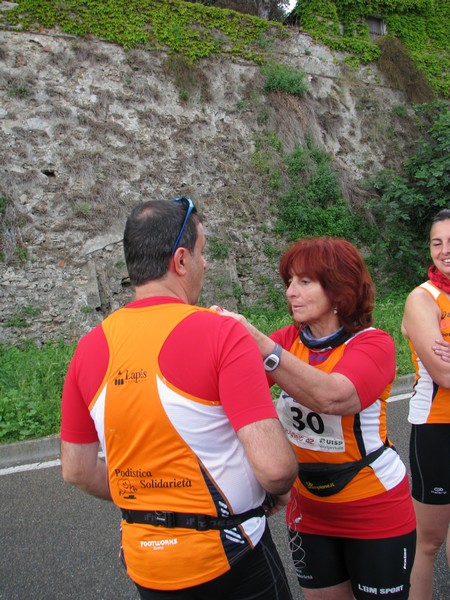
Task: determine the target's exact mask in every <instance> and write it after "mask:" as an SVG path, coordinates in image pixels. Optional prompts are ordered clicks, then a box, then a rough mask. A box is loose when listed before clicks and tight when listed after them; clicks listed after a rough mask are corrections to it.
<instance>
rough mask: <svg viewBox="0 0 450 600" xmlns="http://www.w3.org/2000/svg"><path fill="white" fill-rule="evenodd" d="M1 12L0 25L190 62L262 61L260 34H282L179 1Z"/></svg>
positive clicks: (98, 1)
mask: <svg viewBox="0 0 450 600" xmlns="http://www.w3.org/2000/svg"><path fill="white" fill-rule="evenodd" d="M17 4H18V6H17V7H16V8H13V9H12V10H8V11H4V12H0V26H2V25H3V27H19V28H22V29H28V30H34V29H41V28H42V27H44V28H46V29H53V28H57V29H58V30H60V31H63V32H64V33H69V34H73V35H77V36H81V37H86V36H89V35H94V36H97V37H99V38H103V39H105V40H108V41H110V42H115V43H117V44H120V45H121V46H123V47H124V48H136V47H139V48H144V49H147V50H166V51H168V52H176V53H178V54H181V55H183V56H185V57H186V59H188V60H189V61H191V62H193V61H196V60H199V59H201V58H205V57H207V56H210V55H211V54H224V55H230V56H241V57H243V58H246V59H249V60H253V61H255V62H257V63H260V62H263V60H265V56H264V55H265V52H264V51H263V47H264V42H263V40H264V35H265V34H267V33H268V31H269V28H270V29H271V31H272V34H271V35H273V34H275V35H283V28H282V25H281V24H280V23H275V22H272V21H271V22H269V21H266V20H264V19H260V18H258V17H254V16H250V15H243V14H239V13H237V12H235V11H231V10H226V9H219V8H214V7H209V6H204V5H203V4H199V3H196V4H192V3H189V2H183V1H181V0H166V1H165V2H159V1H157V0H146V1H145V2H144V1H143V0H85V1H84V2H79V1H78V0H64V1H61V0H18V2H17Z"/></svg>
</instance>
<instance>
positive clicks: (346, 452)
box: [217, 238, 416, 600]
mask: <svg viewBox="0 0 450 600" xmlns="http://www.w3.org/2000/svg"><path fill="white" fill-rule="evenodd" d="M279 272H280V275H281V277H282V279H283V281H284V283H285V285H286V297H287V300H288V303H289V310H290V313H291V314H292V317H293V324H292V325H288V326H287V327H284V328H283V329H280V330H278V331H275V332H273V333H272V334H271V335H270V336H266V335H264V334H263V333H261V332H260V331H259V330H258V329H256V328H255V327H254V326H252V325H251V324H250V323H249V322H248V321H247V320H246V319H245V318H244V317H242V316H241V315H234V316H235V318H237V319H238V320H239V321H241V322H242V323H244V325H245V326H246V327H247V328H248V330H249V331H250V332H251V333H252V335H253V337H254V339H255V341H256V342H257V344H258V347H259V349H260V351H261V355H262V357H263V360H264V366H265V369H266V371H267V372H268V377H269V383H270V384H278V386H279V387H280V388H281V394H280V397H279V399H278V401H277V411H278V415H279V418H280V420H281V423H282V424H283V426H284V429H285V431H286V434H287V436H288V438H289V440H290V442H291V444H292V446H293V448H294V450H295V452H296V455H297V459H298V478H297V480H296V482H295V484H294V487H293V488H292V491H291V494H290V499H289V503H288V505H287V509H286V521H287V526H288V533H289V540H290V548H291V552H292V557H293V561H294V566H295V570H296V574H297V577H298V580H299V583H300V586H301V588H302V591H303V594H304V597H305V598H306V600H353V599H354V598H356V599H357V600H368V599H373V598H374V597H375V596H377V597H378V596H380V595H382V596H384V597H388V598H391V599H393V598H395V599H396V600H398V599H402V600H403V599H406V598H408V595H409V579H410V573H411V568H412V564H413V561H414V552H415V540H416V533H415V516H414V510H413V506H412V500H411V495H410V490H409V484H408V478H407V473H406V468H405V465H404V464H403V462H402V461H401V459H400V457H399V455H398V454H397V452H396V451H395V449H394V447H393V446H392V444H391V442H390V441H389V439H388V435H387V429H386V401H387V399H388V397H389V392H390V389H391V386H392V383H393V381H394V378H395V346H394V342H393V340H392V338H391V337H390V336H389V335H388V334H387V333H385V332H384V331H381V330H380V329H375V328H374V327H372V311H373V307H374V297H375V288H374V284H373V282H372V279H371V277H370V274H369V271H368V269H367V266H366V264H365V263H364V261H363V259H362V257H361V255H360V254H359V252H358V250H357V249H356V248H355V247H354V246H353V245H352V244H350V243H349V242H347V241H346V240H343V239H337V238H311V239H303V240H300V241H299V242H297V243H296V244H295V245H294V246H293V247H292V248H290V249H289V250H288V251H287V252H286V253H285V254H284V255H283V257H282V258H281V261H280V266H279ZM217 310H218V311H219V312H220V311H221V310H222V309H217ZM223 313H224V314H228V315H229V314H230V313H229V312H228V311H223ZM274 502H275V504H276V505H278V506H282V505H283V503H285V502H286V499H283V498H280V499H274Z"/></svg>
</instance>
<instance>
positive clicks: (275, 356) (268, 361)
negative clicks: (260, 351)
mask: <svg viewBox="0 0 450 600" xmlns="http://www.w3.org/2000/svg"><path fill="white" fill-rule="evenodd" d="M282 350H283V348H282V347H281V346H280V344H275V347H274V349H273V350H272V352H271V353H270V354H269V355H268V356H266V358H265V359H264V368H265V370H266V371H269V372H270V371H274V370H275V369H276V368H277V367H278V365H279V364H280V356H281V351H282Z"/></svg>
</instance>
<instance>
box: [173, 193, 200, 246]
mask: <svg viewBox="0 0 450 600" xmlns="http://www.w3.org/2000/svg"><path fill="white" fill-rule="evenodd" d="M170 202H181V203H182V204H183V205H184V206H186V207H187V212H186V216H185V217H184V221H183V225H182V226H181V229H180V233H179V234H178V236H177V239H176V240H175V244H174V245H173V248H172V256H173V255H174V254H175V250H176V249H177V248H178V244H179V243H180V240H181V236H182V235H183V231H184V228H185V227H186V223H187V220H188V219H189V215H190V214H191V213H192V211H194V210H195V206H194V203H193V202H192V200H191V199H190V198H188V197H187V196H181V197H180V198H170Z"/></svg>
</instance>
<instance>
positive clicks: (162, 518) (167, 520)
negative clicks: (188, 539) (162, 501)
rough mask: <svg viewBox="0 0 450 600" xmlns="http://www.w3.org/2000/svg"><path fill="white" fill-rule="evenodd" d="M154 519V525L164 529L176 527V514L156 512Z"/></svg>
mask: <svg viewBox="0 0 450 600" xmlns="http://www.w3.org/2000/svg"><path fill="white" fill-rule="evenodd" d="M154 519H155V523H154V525H161V526H162V527H176V517H175V513H174V512H171V511H155V516H154Z"/></svg>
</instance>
